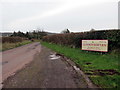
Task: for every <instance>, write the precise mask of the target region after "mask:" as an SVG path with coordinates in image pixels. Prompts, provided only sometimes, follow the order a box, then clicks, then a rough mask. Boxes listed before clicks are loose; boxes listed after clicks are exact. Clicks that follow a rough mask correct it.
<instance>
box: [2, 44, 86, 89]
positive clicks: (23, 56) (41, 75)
mask: <svg viewBox="0 0 120 90" xmlns="http://www.w3.org/2000/svg"><path fill="white" fill-rule="evenodd" d="M54 53H55V52H54V51H52V50H50V49H48V48H46V47H44V46H41V45H40V43H33V44H29V45H25V46H22V47H18V48H15V49H11V50H8V51H5V52H3V62H2V65H3V80H4V82H3V88H87V84H86V82H85V81H84V79H83V78H82V76H81V77H80V76H78V75H77V74H76V72H75V71H74V69H73V68H72V67H71V66H70V65H69V64H68V63H66V61H65V60H63V59H61V57H57V56H55V55H54ZM29 62H30V63H29ZM27 63H29V64H27ZM25 64H27V65H26V67H24V68H23V66H24V65H25ZM21 68H22V69H21ZM20 69H21V70H20ZM14 72H16V73H15V74H14V75H12V74H13V73H14ZM10 75H12V76H11V77H9V76H10ZM8 77H9V78H8Z"/></svg>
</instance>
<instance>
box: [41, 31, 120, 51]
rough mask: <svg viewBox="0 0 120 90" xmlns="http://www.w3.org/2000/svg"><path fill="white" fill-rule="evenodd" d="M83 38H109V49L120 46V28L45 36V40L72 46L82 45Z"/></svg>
mask: <svg viewBox="0 0 120 90" xmlns="http://www.w3.org/2000/svg"><path fill="white" fill-rule="evenodd" d="M82 39H108V40H109V50H112V49H117V48H119V47H120V30H119V29H117V30H116V29H114V30H99V31H89V32H80V33H67V34H55V35H49V36H45V37H43V39H42V40H43V41H47V42H51V43H55V44H61V45H68V46H70V47H77V48H78V47H81V40H82Z"/></svg>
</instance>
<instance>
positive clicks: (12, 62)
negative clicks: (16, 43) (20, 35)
mask: <svg viewBox="0 0 120 90" xmlns="http://www.w3.org/2000/svg"><path fill="white" fill-rule="evenodd" d="M40 50H41V47H40V44H39V43H32V44H28V45H24V46H21V47H18V48H15V49H11V50H7V51H4V52H3V53H2V62H1V63H0V64H1V65H2V80H3V81H4V80H5V79H7V78H8V77H9V76H10V75H13V74H14V73H15V72H16V71H17V70H19V69H21V68H22V67H23V66H24V65H25V64H27V63H29V62H30V61H31V60H33V58H34V55H35V54H36V53H39V52H40Z"/></svg>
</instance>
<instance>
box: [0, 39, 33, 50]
mask: <svg viewBox="0 0 120 90" xmlns="http://www.w3.org/2000/svg"><path fill="white" fill-rule="evenodd" d="M29 43H32V42H31V41H30V40H24V41H22V42H17V43H1V44H0V51H5V50H9V49H12V48H16V47H19V46H22V45H26V44H29Z"/></svg>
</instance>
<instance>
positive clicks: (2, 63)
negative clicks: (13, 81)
mask: <svg viewBox="0 0 120 90" xmlns="http://www.w3.org/2000/svg"><path fill="white" fill-rule="evenodd" d="M6 63H8V61H5V62H0V65H4V64H6Z"/></svg>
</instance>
